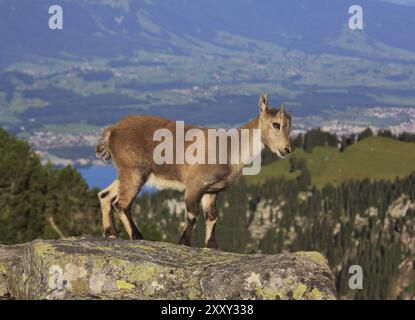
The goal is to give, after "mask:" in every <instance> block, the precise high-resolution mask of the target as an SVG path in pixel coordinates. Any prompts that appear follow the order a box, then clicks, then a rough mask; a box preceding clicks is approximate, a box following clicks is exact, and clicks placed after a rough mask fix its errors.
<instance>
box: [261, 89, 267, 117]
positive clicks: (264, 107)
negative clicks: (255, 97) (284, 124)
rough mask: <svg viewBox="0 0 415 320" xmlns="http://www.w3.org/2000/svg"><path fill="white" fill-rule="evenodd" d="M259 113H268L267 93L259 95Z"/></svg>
mask: <svg viewBox="0 0 415 320" xmlns="http://www.w3.org/2000/svg"><path fill="white" fill-rule="evenodd" d="M259 111H260V112H261V113H265V112H267V111H268V94H267V93H261V96H260V97H259Z"/></svg>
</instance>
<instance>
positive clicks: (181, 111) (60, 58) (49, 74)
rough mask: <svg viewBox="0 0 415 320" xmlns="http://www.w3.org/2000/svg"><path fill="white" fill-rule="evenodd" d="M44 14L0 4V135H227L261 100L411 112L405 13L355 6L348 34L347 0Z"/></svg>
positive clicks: (128, 4) (70, 5)
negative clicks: (167, 130) (125, 122)
mask: <svg viewBox="0 0 415 320" xmlns="http://www.w3.org/2000/svg"><path fill="white" fill-rule="evenodd" d="M54 4H59V5H61V6H62V8H63V21H64V22H63V26H64V27H63V30H49V28H48V20H49V17H50V15H49V13H48V7H49V6H50V5H51V3H50V2H49V1H46V0H36V1H35V0H28V1H13V0H0V39H1V41H0V125H1V126H3V127H5V128H7V129H8V130H10V131H12V132H14V133H16V134H21V137H27V136H30V135H31V134H33V132H34V131H45V130H47V128H50V127H51V126H56V125H66V126H67V127H72V128H79V127H81V126H82V127H87V126H90V128H96V126H105V125H108V124H109V123H112V122H114V121H116V120H117V119H118V118H120V117H122V116H125V115H129V114H133V113H145V114H154V115H160V116H163V117H167V118H171V119H180V120H184V121H186V122H189V123H194V124H208V125H212V124H213V125H217V124H225V125H238V124H241V123H242V122H244V121H247V120H248V119H250V118H252V117H254V116H256V114H257V101H258V94H259V93H260V92H261V91H268V92H269V93H270V94H271V95H272V96H271V97H272V101H275V102H273V103H275V104H278V103H280V102H282V101H284V102H286V104H287V105H288V106H290V107H292V108H293V111H294V114H295V115H296V116H301V117H308V116H317V117H320V116H322V113H323V112H324V111H325V110H326V111H327V110H329V111H330V112H329V113H330V114H334V115H335V112H332V110H333V109H336V110H337V109H342V110H343V111H344V110H349V109H351V108H368V107H375V106H376V107H384V108H390V107H402V108H408V107H414V101H415V92H414V90H413V88H414V85H415V41H413V32H412V30H414V29H415V7H411V6H407V5H397V4H395V3H390V2H383V1H376V0H365V1H361V2H360V4H361V5H362V6H363V10H364V30H357V31H356V30H350V29H349V28H348V27H347V24H348V20H349V17H350V14H349V13H348V8H349V6H351V5H352V4H355V3H354V2H353V1H351V0H336V1H329V0H313V1H309V0H293V1H273V0H262V1H254V0H227V1H222V0H210V1H193V0H170V1H155V0H137V1H130V0H119V1H117V0H104V1H98V0H78V1H70V0H61V1H58V2H54ZM86 109H88V112H85V110H86ZM326 114H328V113H327V112H326ZM330 120H333V119H332V118H330ZM360 120H361V119H360V118H359V119H357V120H356V121H354V120H353V123H352V124H351V125H355V123H356V122H359V121H360ZM296 123H297V122H296ZM368 124H370V125H372V124H373V122H369V123H368ZM314 125H315V126H318V125H319V124H314ZM365 125H367V124H366V123H365ZM74 131H75V133H77V134H78V133H79V132H77V131H76V129H74Z"/></svg>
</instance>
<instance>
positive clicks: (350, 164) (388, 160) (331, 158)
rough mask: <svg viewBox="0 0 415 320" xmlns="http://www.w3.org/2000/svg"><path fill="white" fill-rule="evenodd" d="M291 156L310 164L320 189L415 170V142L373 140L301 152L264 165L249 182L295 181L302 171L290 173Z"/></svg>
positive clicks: (311, 171) (384, 139)
mask: <svg viewBox="0 0 415 320" xmlns="http://www.w3.org/2000/svg"><path fill="white" fill-rule="evenodd" d="M290 157H298V158H302V159H304V160H305V161H306V164H307V168H308V169H309V171H310V174H311V181H312V184H313V185H315V186H317V187H319V188H321V187H323V186H324V185H326V184H329V183H330V184H333V185H339V184H341V183H342V182H345V181H347V180H352V179H354V180H361V179H365V178H369V179H371V180H381V179H386V180H393V179H395V178H396V177H405V176H407V175H409V174H410V173H411V172H413V171H415V144H414V143H407V142H401V141H398V140H395V139H391V138H384V137H370V138H367V139H364V140H362V141H359V142H357V143H355V144H353V145H352V146H349V147H348V148H347V149H346V150H345V151H343V152H340V151H339V150H338V149H337V148H333V147H315V148H314V149H313V151H312V152H311V153H307V152H305V151H304V150H302V149H297V150H296V151H295V152H294V153H292V154H291V155H290V156H289V157H288V158H287V159H280V160H278V161H275V162H272V163H270V164H268V165H266V166H264V167H263V168H262V169H261V173H260V174H259V175H257V176H252V177H249V176H248V177H247V181H248V183H250V184H258V183H261V181H264V180H265V179H266V178H269V177H281V176H284V177H285V178H287V179H295V178H296V177H297V176H298V175H299V174H300V172H299V171H294V172H290V161H289V158H290Z"/></svg>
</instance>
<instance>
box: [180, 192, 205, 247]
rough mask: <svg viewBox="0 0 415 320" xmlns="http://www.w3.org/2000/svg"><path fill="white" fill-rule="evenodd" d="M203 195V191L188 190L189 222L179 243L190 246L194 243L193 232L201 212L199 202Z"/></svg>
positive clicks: (186, 199)
mask: <svg viewBox="0 0 415 320" xmlns="http://www.w3.org/2000/svg"><path fill="white" fill-rule="evenodd" d="M201 196H202V193H201V192H188V191H187V190H186V193H185V202H186V210H187V223H186V227H185V228H184V230H183V232H182V235H181V237H180V240H179V244H184V245H186V246H189V247H190V246H191V245H192V233H193V228H194V226H195V224H196V218H197V215H198V213H199V202H200V198H201Z"/></svg>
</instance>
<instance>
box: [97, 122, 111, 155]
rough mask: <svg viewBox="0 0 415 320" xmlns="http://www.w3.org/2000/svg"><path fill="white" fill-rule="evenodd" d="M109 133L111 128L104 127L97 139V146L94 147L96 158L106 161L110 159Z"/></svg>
mask: <svg viewBox="0 0 415 320" xmlns="http://www.w3.org/2000/svg"><path fill="white" fill-rule="evenodd" d="M110 135H111V128H106V129H105V130H104V131H103V133H102V136H101V139H100V140H99V142H98V144H97V146H96V147H95V154H96V156H97V158H101V159H102V160H104V161H105V162H108V161H109V160H110V159H111V153H110V150H109V147H108V142H109V138H110Z"/></svg>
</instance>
